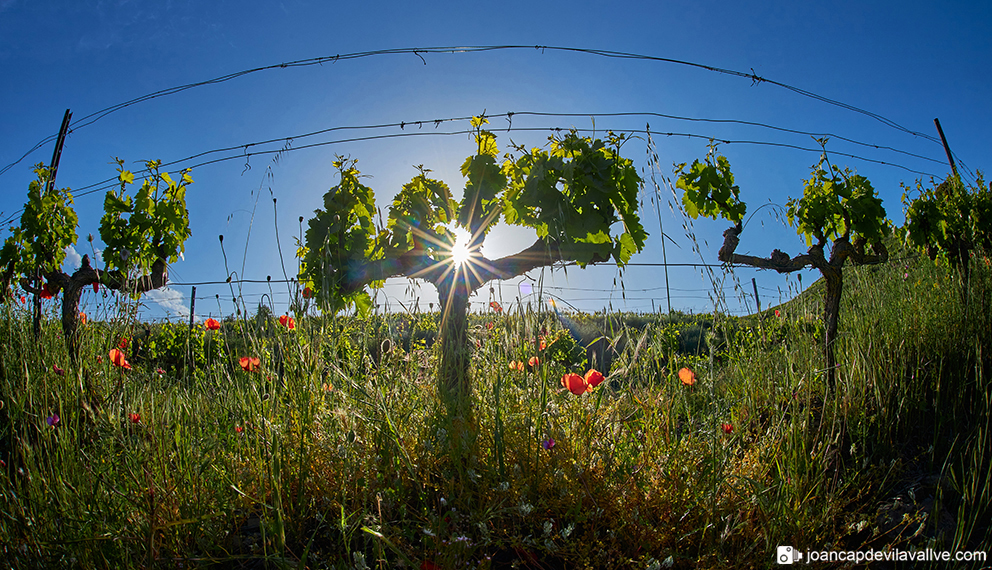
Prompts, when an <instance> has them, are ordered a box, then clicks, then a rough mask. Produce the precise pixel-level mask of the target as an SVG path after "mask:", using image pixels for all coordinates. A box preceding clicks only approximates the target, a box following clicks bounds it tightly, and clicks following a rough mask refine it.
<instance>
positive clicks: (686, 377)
mask: <svg viewBox="0 0 992 570" xmlns="http://www.w3.org/2000/svg"><path fill="white" fill-rule="evenodd" d="M679 380H681V381H682V383H683V384H685V385H686V386H692V385H693V384H695V383H696V373H695V372H693V371H692V370H689V369H688V368H682V369H681V370H679Z"/></svg>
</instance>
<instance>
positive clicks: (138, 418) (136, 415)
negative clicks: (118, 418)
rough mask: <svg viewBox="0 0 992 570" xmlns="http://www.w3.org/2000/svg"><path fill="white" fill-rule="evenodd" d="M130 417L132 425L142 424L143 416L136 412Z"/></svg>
mask: <svg viewBox="0 0 992 570" xmlns="http://www.w3.org/2000/svg"><path fill="white" fill-rule="evenodd" d="M128 417H129V418H131V423H132V424H138V423H141V414H139V413H137V412H135V413H133V414H128Z"/></svg>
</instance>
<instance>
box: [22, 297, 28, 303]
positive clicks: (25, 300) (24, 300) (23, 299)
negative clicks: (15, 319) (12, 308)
mask: <svg viewBox="0 0 992 570" xmlns="http://www.w3.org/2000/svg"><path fill="white" fill-rule="evenodd" d="M27 302H28V300H27V299H26V298H25V297H24V295H21V304H22V305H23V304H24V303H27Z"/></svg>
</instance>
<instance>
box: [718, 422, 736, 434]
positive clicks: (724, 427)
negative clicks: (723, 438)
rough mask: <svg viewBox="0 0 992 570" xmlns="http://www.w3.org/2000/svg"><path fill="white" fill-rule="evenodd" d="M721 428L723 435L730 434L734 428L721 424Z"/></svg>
mask: <svg viewBox="0 0 992 570" xmlns="http://www.w3.org/2000/svg"><path fill="white" fill-rule="evenodd" d="M721 427H722V428H723V433H728V434H729V433H730V432H732V431H734V426H732V425H730V424H722V425H721Z"/></svg>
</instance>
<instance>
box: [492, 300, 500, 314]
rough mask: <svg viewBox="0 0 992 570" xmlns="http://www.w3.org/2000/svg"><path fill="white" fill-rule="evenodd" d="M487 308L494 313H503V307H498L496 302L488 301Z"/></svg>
mask: <svg viewBox="0 0 992 570" xmlns="http://www.w3.org/2000/svg"><path fill="white" fill-rule="evenodd" d="M489 308H491V309H492V310H494V311H496V312H497V313H502V312H503V305H500V304H499V303H497V302H496V301H489Z"/></svg>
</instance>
